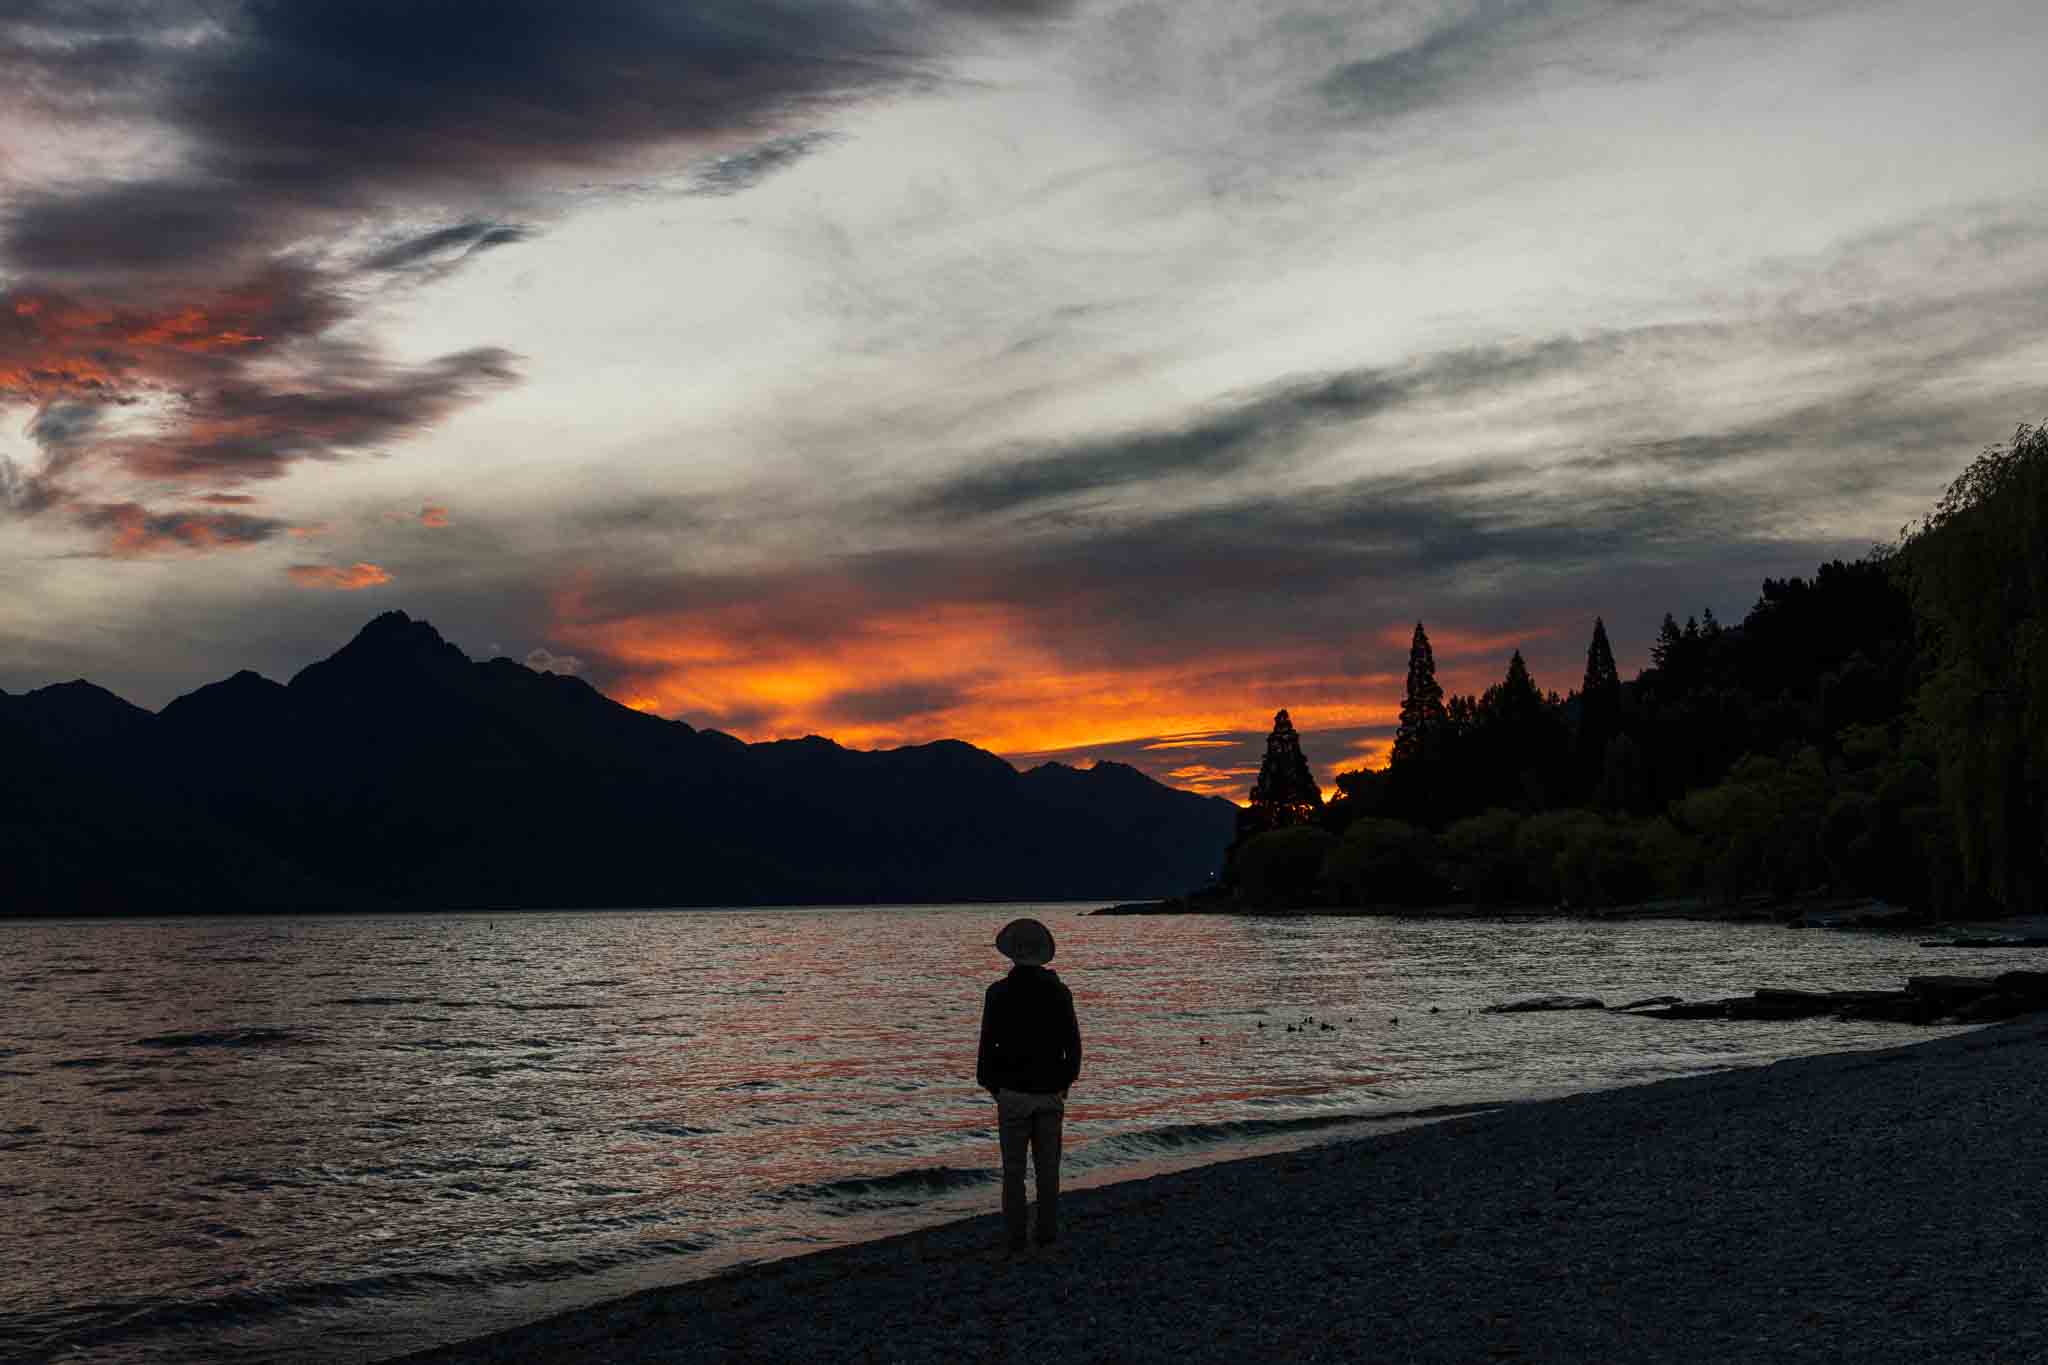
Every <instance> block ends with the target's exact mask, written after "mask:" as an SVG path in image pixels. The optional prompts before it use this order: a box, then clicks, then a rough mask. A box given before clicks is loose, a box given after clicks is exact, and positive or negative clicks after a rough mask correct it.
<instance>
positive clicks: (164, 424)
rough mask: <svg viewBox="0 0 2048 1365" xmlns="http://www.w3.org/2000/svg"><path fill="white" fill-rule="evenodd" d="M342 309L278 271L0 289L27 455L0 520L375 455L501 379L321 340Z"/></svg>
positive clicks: (0, 393)
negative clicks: (26, 413)
mask: <svg viewBox="0 0 2048 1365" xmlns="http://www.w3.org/2000/svg"><path fill="white" fill-rule="evenodd" d="M349 311H350V309H349V305H348V304H347V303H346V302H345V301H344V300H343V299H342V298H341V297H340V295H339V293H338V292H337V290H336V288H335V287H334V285H333V283H332V281H330V280H328V279H326V278H325V277H322V276H320V275H318V274H316V273H314V272H312V271H309V270H306V269H299V268H287V267H277V268H273V269H269V270H266V271H264V272H262V273H259V274H257V275H255V276H252V277H250V278H248V279H246V280H244V281H241V282H239V283H237V284H232V285H225V286H213V287H206V286H194V287H190V288H186V289H179V290H175V291H170V292H166V293H162V294H157V295H153V296H152V295H142V296H132V297H125V298H123V297H116V296H97V295H92V294H79V293H58V292H52V291H48V290H41V289H35V288H24V287H16V288H13V289H9V290H7V291H5V292H0V412H4V411H5V410H6V409H7V408H9V407H28V408H30V409H31V410H32V412H33V414H34V415H33V417H32V418H31V420H30V422H29V424H28V427H27V433H28V436H29V438H30V439H31V440H32V441H33V442H35V444H36V445H37V446H38V447H39V448H40V450H41V452H42V455H43V460H42V463H41V465H40V466H39V467H37V468H35V469H34V470H32V471H29V472H27V473H26V474H24V475H23V476H22V477H21V479H20V480H19V486H18V487H17V489H16V490H15V492H14V495H13V497H12V498H11V499H10V501H11V503H12V506H13V508H14V510H15V511H17V512H18V513H26V514H34V513H38V512H43V511H48V510H49V509H51V508H55V507H61V506H65V505H68V504H71V503H74V502H81V501H90V499H89V498H88V497H87V495H86V494H85V493H84V492H82V491H81V490H82V488H83V487H84V486H85V485H87V484H90V483H103V482H104V481H105V480H106V479H107V478H109V477H114V478H120V479H125V480H126V481H128V482H129V483H130V484H131V485H133V486H137V487H152V488H160V487H161V486H162V485H163V484H166V483H179V482H196V483H203V484H204V485H206V486H207V488H208V489H209V494H210V495H211V496H215V497H218V496H221V495H223V494H227V493H228V490H230V489H231V488H232V487H233V485H235V484H238V483H244V482H249V481H255V480H265V479H274V478H277V477H278V476H280V475H282V474H283V473H284V472H285V471H286V470H287V469H288V468H290V467H291V466H292V465H294V464H297V463H299V462H302V461H306V460H332V459H336V458H340V457H343V456H347V455H354V454H362V453H368V452H373V451H377V450H380V449H383V448H385V447H386V446H388V445H389V444H391V443H393V442H396V441H399V440H402V439H404V438H405V437H408V436H411V435H414V434H416V433H418V432H419V431H422V430H424V429H426V428H427V427H429V426H432V425H433V424H435V423H436V422H438V421H440V420H442V419H443V418H445V417H446V416H447V415H448V414H449V413H451V412H453V411H454V410H455V409H456V408H458V407H460V406H461V405H462V404H464V403H466V402H468V401H470V400H471V399H472V398H474V397H476V396H478V395H479V394H480V393H482V392H484V391H486V390H488V389H490V388H493V387H497V386H500V385H503V384H505V383H508V382H510V381H511V380H512V379H513V378H514V377H515V370H514V364H515V362H514V358H513V357H512V356H511V355H510V354H508V353H506V352H504V351H501V350H497V349H494V348H488V347H485V348H477V349H474V350H469V351H463V352H457V353H455V354H452V355H446V356H442V357H441V358H439V359H438V360H433V361H428V362H426V363H424V364H417V365H402V364H397V363H393V362H390V361H387V360H385V359H383V358H382V357H380V356H379V355H378V354H377V353H376V352H375V351H374V350H372V349H370V348H369V347H368V346H367V345H365V344H364V343H361V342H342V341H339V340H336V339H335V338H334V336H333V335H332V331H333V329H334V328H336V327H337V326H338V325H339V324H340V323H341V322H343V321H344V320H345V319H346V318H347V317H348V316H349ZM89 524H90V523H89Z"/></svg>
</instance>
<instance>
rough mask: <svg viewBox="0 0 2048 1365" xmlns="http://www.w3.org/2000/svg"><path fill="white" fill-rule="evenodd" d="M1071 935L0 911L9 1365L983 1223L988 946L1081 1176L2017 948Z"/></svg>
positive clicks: (709, 1266) (1313, 1127)
mask: <svg viewBox="0 0 2048 1365" xmlns="http://www.w3.org/2000/svg"><path fill="white" fill-rule="evenodd" d="M1084 908H1086V907H1082V906H1073V905H1054V906H1016V905H1004V906H990V905H975V906H945V907H910V908H900V907H875V908H831V909H776V910H686V911H685V910H677V911H659V910H648V911H609V912H578V913H561V914H550V913H525V914H499V915H487V914H447V915H412V916H403V917H347V916H332V917H284V918H216V919H183V920H143V919H135V920H116V921H48V920H44V921H8V922H4V923H0V944H4V945H5V952H4V954H0V992H4V994H0V999H4V1001H5V1004H6V1009H5V1013H4V1015H0V1200H4V1206H5V1208H6V1210H7V1214H8V1216H7V1220H6V1221H7V1225H8V1229H9V1232H10V1234H11V1235H10V1236H8V1237H7V1238H6V1239H5V1240H4V1241H0V1357H4V1358H6V1359H9V1360H16V1359H20V1360H43V1359H49V1360H58V1359H66V1358H75V1359H86V1358H89V1359H92V1360H95V1361H110V1362H144V1361H168V1360H191V1359H207V1360H215V1361H237V1360H264V1359H274V1358H279V1357H286V1356H288V1357H290V1358H292V1359H293V1360H295V1361H298V1362H328V1361H333V1362H343V1361H367V1360H373V1359H378V1358H381V1357H383V1356H386V1355H391V1354H395V1353H397V1352H400V1351H403V1350H407V1349H412V1348H415V1347H419V1346H423V1345H427V1344H431V1343H433V1342H436V1341H442V1340H449V1339H453V1338H456V1337H462V1336H469V1335H474V1334H476V1333H479V1332H483V1331H488V1330H492V1329H494V1328H498V1327H503V1326H509V1325H511V1324H513V1323H516V1322H521V1321H525V1320H528V1319H531V1318H535V1317H540V1316H543V1315H545V1314H547V1313H549V1312H552V1311H556V1310H559V1309H562V1308H567V1307H572V1306H576V1305H579V1304H584V1303H588V1302H592V1301H595V1300H597V1299H600V1298H604V1297H609V1296H611V1295H615V1294H620V1293H626V1292H630V1291H632V1290H634V1289H637V1288H641V1287H644V1286H647V1285H651V1284H656V1283H662V1282H670V1281H674V1280H678V1279H686V1278H690V1277H693V1276H698V1275H704V1274H709V1273H712V1272H713V1271H715V1270H718V1269H720V1268H722V1267H725V1266H729V1265H733V1264H735V1263H739V1262H744V1261H752V1260H760V1259H766V1258H770V1257H775V1256H782V1255H788V1254H791V1253H793V1252H799V1251H804V1250H809V1249H812V1248H816V1247H820V1246H826V1245H833V1244H837V1243H841V1242H845V1241H851V1240H858V1239H862V1238H868V1237H875V1236H881V1235H885V1234H887V1233H891V1232H896V1231H900V1230H903V1229H905V1228H909V1227H913V1226H917V1225H919V1224H921V1223H931V1222H936V1221H940V1220H943V1219H947V1218H951V1217H955V1216H958V1215H960V1214H962V1213H967V1212H977V1211H988V1210H992V1209H993V1208H994V1207H995V1203H996V1199H997V1193H996V1187H995V1184H994V1182H993V1176H994V1167H995V1161H996V1158H995V1138H994V1130H993V1128H992V1126H991V1121H992V1119H993V1115H994V1109H993V1106H992V1104H991V1103H990V1102H989V1101H988V1099H987V1098H986V1096H985V1095H983V1093H982V1092H981V1091H979V1090H978V1089H977V1088H976V1087H975V1085H974V1048H975V1037H976V1029H977V1026H978V1023H979V1015H980V1000H981V991H982V989H983V987H984V986H985V985H986V984H987V982H988V981H990V980H992V979H993V978H994V977H995V976H996V975H998V974H999V973H1000V972H1001V970H1002V969H1003V967H1004V966H1005V965H1006V964H1004V963H1003V961H1002V959H1000V958H999V957H997V955H996V954H995V952H994V950H993V948H992V947H991V946H990V945H991V944H992V942H993V939H994V937H995V932H996V930H997V928H998V927H1000V926H1001V925H1002V924H1003V923H1004V922H1005V921H1006V920H1008V919H1010V918H1012V917H1014V916H1016V915H1019V914H1034V915H1037V916H1038V917H1039V918H1041V919H1043V920H1045V921H1046V922H1047V923H1048V924H1049V925H1051V926H1052V928H1053V930H1054V932H1055V934H1056V935H1057V936H1058V940H1059V955H1058V957H1057V959H1056V961H1055V962H1054V964H1053V965H1054V967H1055V968H1056V969H1058V970H1059V971H1060V973H1061V976H1062V978H1063V979H1064V980H1066V982H1067V983H1068V984H1069V985H1070V986H1071V987H1072V988H1073V991H1074V995H1075V999H1076V1002H1077V1005H1078V1009H1079V1012H1080V1017H1081V1026H1082V1032H1083V1036H1084V1040H1085V1047H1086V1061H1085V1065H1084V1068H1083V1072H1082V1077H1081V1081H1080V1083H1079V1084H1078V1085H1077V1086H1076V1087H1075V1089H1074V1092H1073V1098H1072V1103H1071V1106H1070V1108H1069V1111H1068V1123H1067V1163H1066V1170H1067V1173H1068V1176H1069V1182H1068V1183H1069V1184H1070V1185H1075V1186H1085V1185H1089V1184H1099V1183H1104V1182H1107V1181H1112V1180H1119V1179H1127V1178H1131V1177H1133V1176H1137V1175H1143V1174H1147V1173H1150V1172H1153V1171H1158V1170H1161V1169H1167V1168H1170V1167H1174V1166H1180V1165H1187V1164H1193V1163H1196V1162H1202V1161H1213V1160H1219V1159H1223V1158H1227V1157H1230V1156H1235V1155H1244V1154H1249V1153H1253V1152H1259V1151H1268V1150H1273V1149H1274V1148H1276V1147H1280V1146H1285V1145H1289V1144H1294V1145H1299V1144H1301V1143H1304V1142H1312V1141H1325V1140H1330V1139H1333V1138H1341V1137H1348V1136H1353V1135H1357V1134H1361V1133H1367V1132H1372V1131H1378V1130H1381V1129H1384V1128H1386V1127H1388V1126H1391V1125H1397V1124H1406V1123H1413V1122H1416V1121H1418V1120H1419V1119H1424V1118H1427V1117H1429V1116H1431V1115H1432V1114H1436V1113H1441V1112H1447V1111H1451V1110H1455V1109H1457V1108H1459V1107H1464V1106H1484V1105H1491V1104H1498V1103H1501V1102H1505V1101H1512V1100H1518V1099H1527V1098H1532V1097H1541V1096H1548V1095H1556V1094H1561V1093H1566V1092H1571V1091H1578V1090H1588V1089H1597V1088H1604V1087H1609V1086H1616V1085H1627V1084H1634V1083H1638V1082H1643V1081H1649V1080H1655V1079H1658V1078H1660V1077H1666V1076H1674V1075H1683V1074H1687V1073H1692V1072H1699V1071H1706V1070H1713V1069H1717V1068H1723V1067H1731V1066H1747V1065H1756V1064H1760V1063H1763V1062H1767V1061H1770V1060H1773V1059H1776V1058H1780V1057H1785V1056H1790V1055H1794V1054H1800V1053H1809V1052H1820V1051H1835V1050H1843V1049H1851V1048H1870V1047H1883V1046H1890V1045H1894V1044H1898V1043H1903V1042H1909V1041H1913V1040H1915V1039H1919V1038H1923V1037H1929V1036H1932V1035H1934V1034H1935V1033H1937V1032H1944V1031H1948V1030H1934V1029H1910V1028H1904V1027H1899V1026H1892V1025H1879V1024H1852V1023H1839V1022H1834V1021H1827V1020H1820V1021H1803V1022H1790V1023H1740V1024H1732V1023H1726V1022H1720V1021H1698V1022H1664V1021H1653V1020H1643V1019H1635V1018H1629V1017H1616V1016H1613V1015H1602V1014H1597V1013H1572V1014H1513V1015H1495V1014H1486V1013H1482V1012H1481V1011H1482V1010H1483V1008H1484V1007H1485V1006H1487V1005H1491V1004H1495V1003H1498V1002H1500V1001H1503V1000H1508V999H1513V998H1515V997H1518V996H1525V995H1532V994H1547V993H1553V992H1555V993H1587V994H1595V995H1600V996H1602V997H1603V998H1605V999H1606V1000H1608V1001H1609V1002H1610V1003H1622V1002H1626V1001H1629V1000H1634V999H1637V998H1640V997H1644V996H1650V995H1664V994H1670V995H1681V996H1687V997H1702V996H1713V995H1722V994H1736V993H1741V992H1747V991H1749V990H1752V989H1755V988H1757V987H1760V986H1786V987H1802V986H1804V987H1821V988H1825V987H1841V988H1855V987H1896V986H1898V985H1899V984H1901V981H1902V979H1903V978H1904V977H1906V976H1908V975H1912V974H1921V973H1929V972H1943V971H1951V972H1988V971H1993V970H2005V969H2010V968H2011V967H2013V966H2017V965H2025V964H2026V963H2027V962H2028V961H2029V960H2030V959H2029V958H2028V957H2027V955H2026V954H2025V953H2023V952H2016V951H2005V952H1999V951H1993V952H1985V951H1974V952H1973V951H1969V950H1955V949H1935V948H1921V947H1918V946H1916V945H1915V944H1914V943H1913V941H1912V940H1910V939H1906V938H1899V937H1893V936H1888V935H1877V934H1868V935H1857V934H1835V933H1825V932H1813V931H1809V932H1795V931H1790V930H1786V929H1781V928H1777V927H1775V926H1768V925H1731V924H1705V923H1701V924H1686V923H1614V924H1591V923H1577V922H1567V921H1544V920H1536V921H1513V920H1500V921H1484V920H1462V921H1453V922H1428V921H1422V920H1381V919H1237V918H1224V917H1206V916H1204V917H1142V916H1141V917H1093V918H1087V917H1082V916H1081V914H1080V913H1079V912H1080V911H1081V910H1082V909H1084ZM1311 1017H1312V1018H1313V1020H1314V1022H1313V1023H1306V1024H1305V1023H1304V1021H1306V1020H1308V1019H1310V1018H1311ZM1290 1025H1293V1026H1298V1027H1297V1028H1296V1030H1295V1031H1290V1029H1289V1026H1290Z"/></svg>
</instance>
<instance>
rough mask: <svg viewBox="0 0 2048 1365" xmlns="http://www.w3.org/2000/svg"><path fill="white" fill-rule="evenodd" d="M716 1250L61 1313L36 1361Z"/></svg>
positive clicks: (686, 1241) (639, 1248)
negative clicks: (171, 1335)
mask: <svg viewBox="0 0 2048 1365" xmlns="http://www.w3.org/2000/svg"><path fill="white" fill-rule="evenodd" d="M238 1234H239V1230H237V1229H233V1228H230V1227H223V1228H222V1229H221V1231H219V1232H213V1233H210V1235H212V1236H217V1237H234V1236H236V1235H238ZM239 1235H245V1234H239ZM714 1245H716V1239H714V1238H709V1237H674V1238H665V1239H662V1240H658V1241H646V1242H636V1243H634V1244H632V1245H630V1246H624V1247H617V1248H614V1249H611V1250H608V1251H598V1252H590V1253H586V1254H584V1255H581V1256H564V1257H558V1258H553V1259H547V1260H531V1261H511V1262H502V1263H499V1264H495V1265H483V1266H477V1267H475V1268H473V1269H467V1270H410V1271H393V1272H390V1273H387V1274H382V1275H366V1276H362V1277H360V1278H357V1279H336V1280H290V1281H285V1282H283V1283H279V1284H274V1285H268V1286H265V1287H263V1288H257V1289H238V1290H233V1291H230V1292H228V1293H224V1294H215V1295H211V1296H209V1297H206V1298H199V1299H187V1300H173V1301H165V1300H162V1299H147V1298H139V1297H138V1298H124V1299H111V1300H104V1301H102V1302H99V1303H92V1304H84V1305H81V1306H80V1307H78V1308H77V1309H75V1310H73V1311H71V1312H68V1313H66V1314H64V1315H63V1317H64V1319H66V1321H64V1322H62V1323H61V1324H60V1325H59V1326H58V1327H57V1329H56V1330H55V1331H53V1332H51V1333H49V1334H48V1335H47V1336H46V1337H45V1338H44V1340H43V1341H42V1342H40V1343H38V1354H48V1355H52V1356H54V1355H55V1354H56V1353H58V1352H60V1351H62V1352H67V1353H69V1354H70V1355H72V1356H75V1355H76V1354H77V1353H79V1352H81V1351H86V1350H89V1349H91V1348H94V1347H105V1346H109V1345H112V1344H114V1343H116V1342H121V1341H129V1340H134V1339H137V1338H147V1337H151V1336H157V1335H160V1334H165V1333H174V1332H175V1333H184V1332H192V1331H208V1330H219V1329H221V1328H234V1327H241V1326H245V1325H248V1324H251V1323H255V1322H261V1321H263V1320H265V1319H268V1318H275V1317H278V1316H281V1315H285V1314H295V1313H303V1312H306V1311H308V1310H317V1309H323V1308H337V1307H342V1306H345V1305H350V1304H361V1303H380V1302H403V1301H406V1300H418V1299H424V1298H430V1297H434V1296H437V1295H462V1296H464V1297H468V1296H471V1295H474V1294H477V1293H480V1292H488V1291H490V1290H494V1289H506V1288H516V1287H518V1286H521V1285H527V1284H541V1283H546V1282H549V1281H554V1280H567V1279H575V1278H577V1277H579V1276H583V1275H594V1274H598V1273H600V1272H602V1271H606V1270H611V1269H615V1268H617V1267H619V1266H624V1265H631V1264H635V1263H637V1262H642V1261H653V1260H661V1259H665V1258H668V1257H672V1256H689V1255H694V1254H696V1253H698V1252H701V1251H705V1250H708V1249H709V1248H711V1247H712V1246H714Z"/></svg>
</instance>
